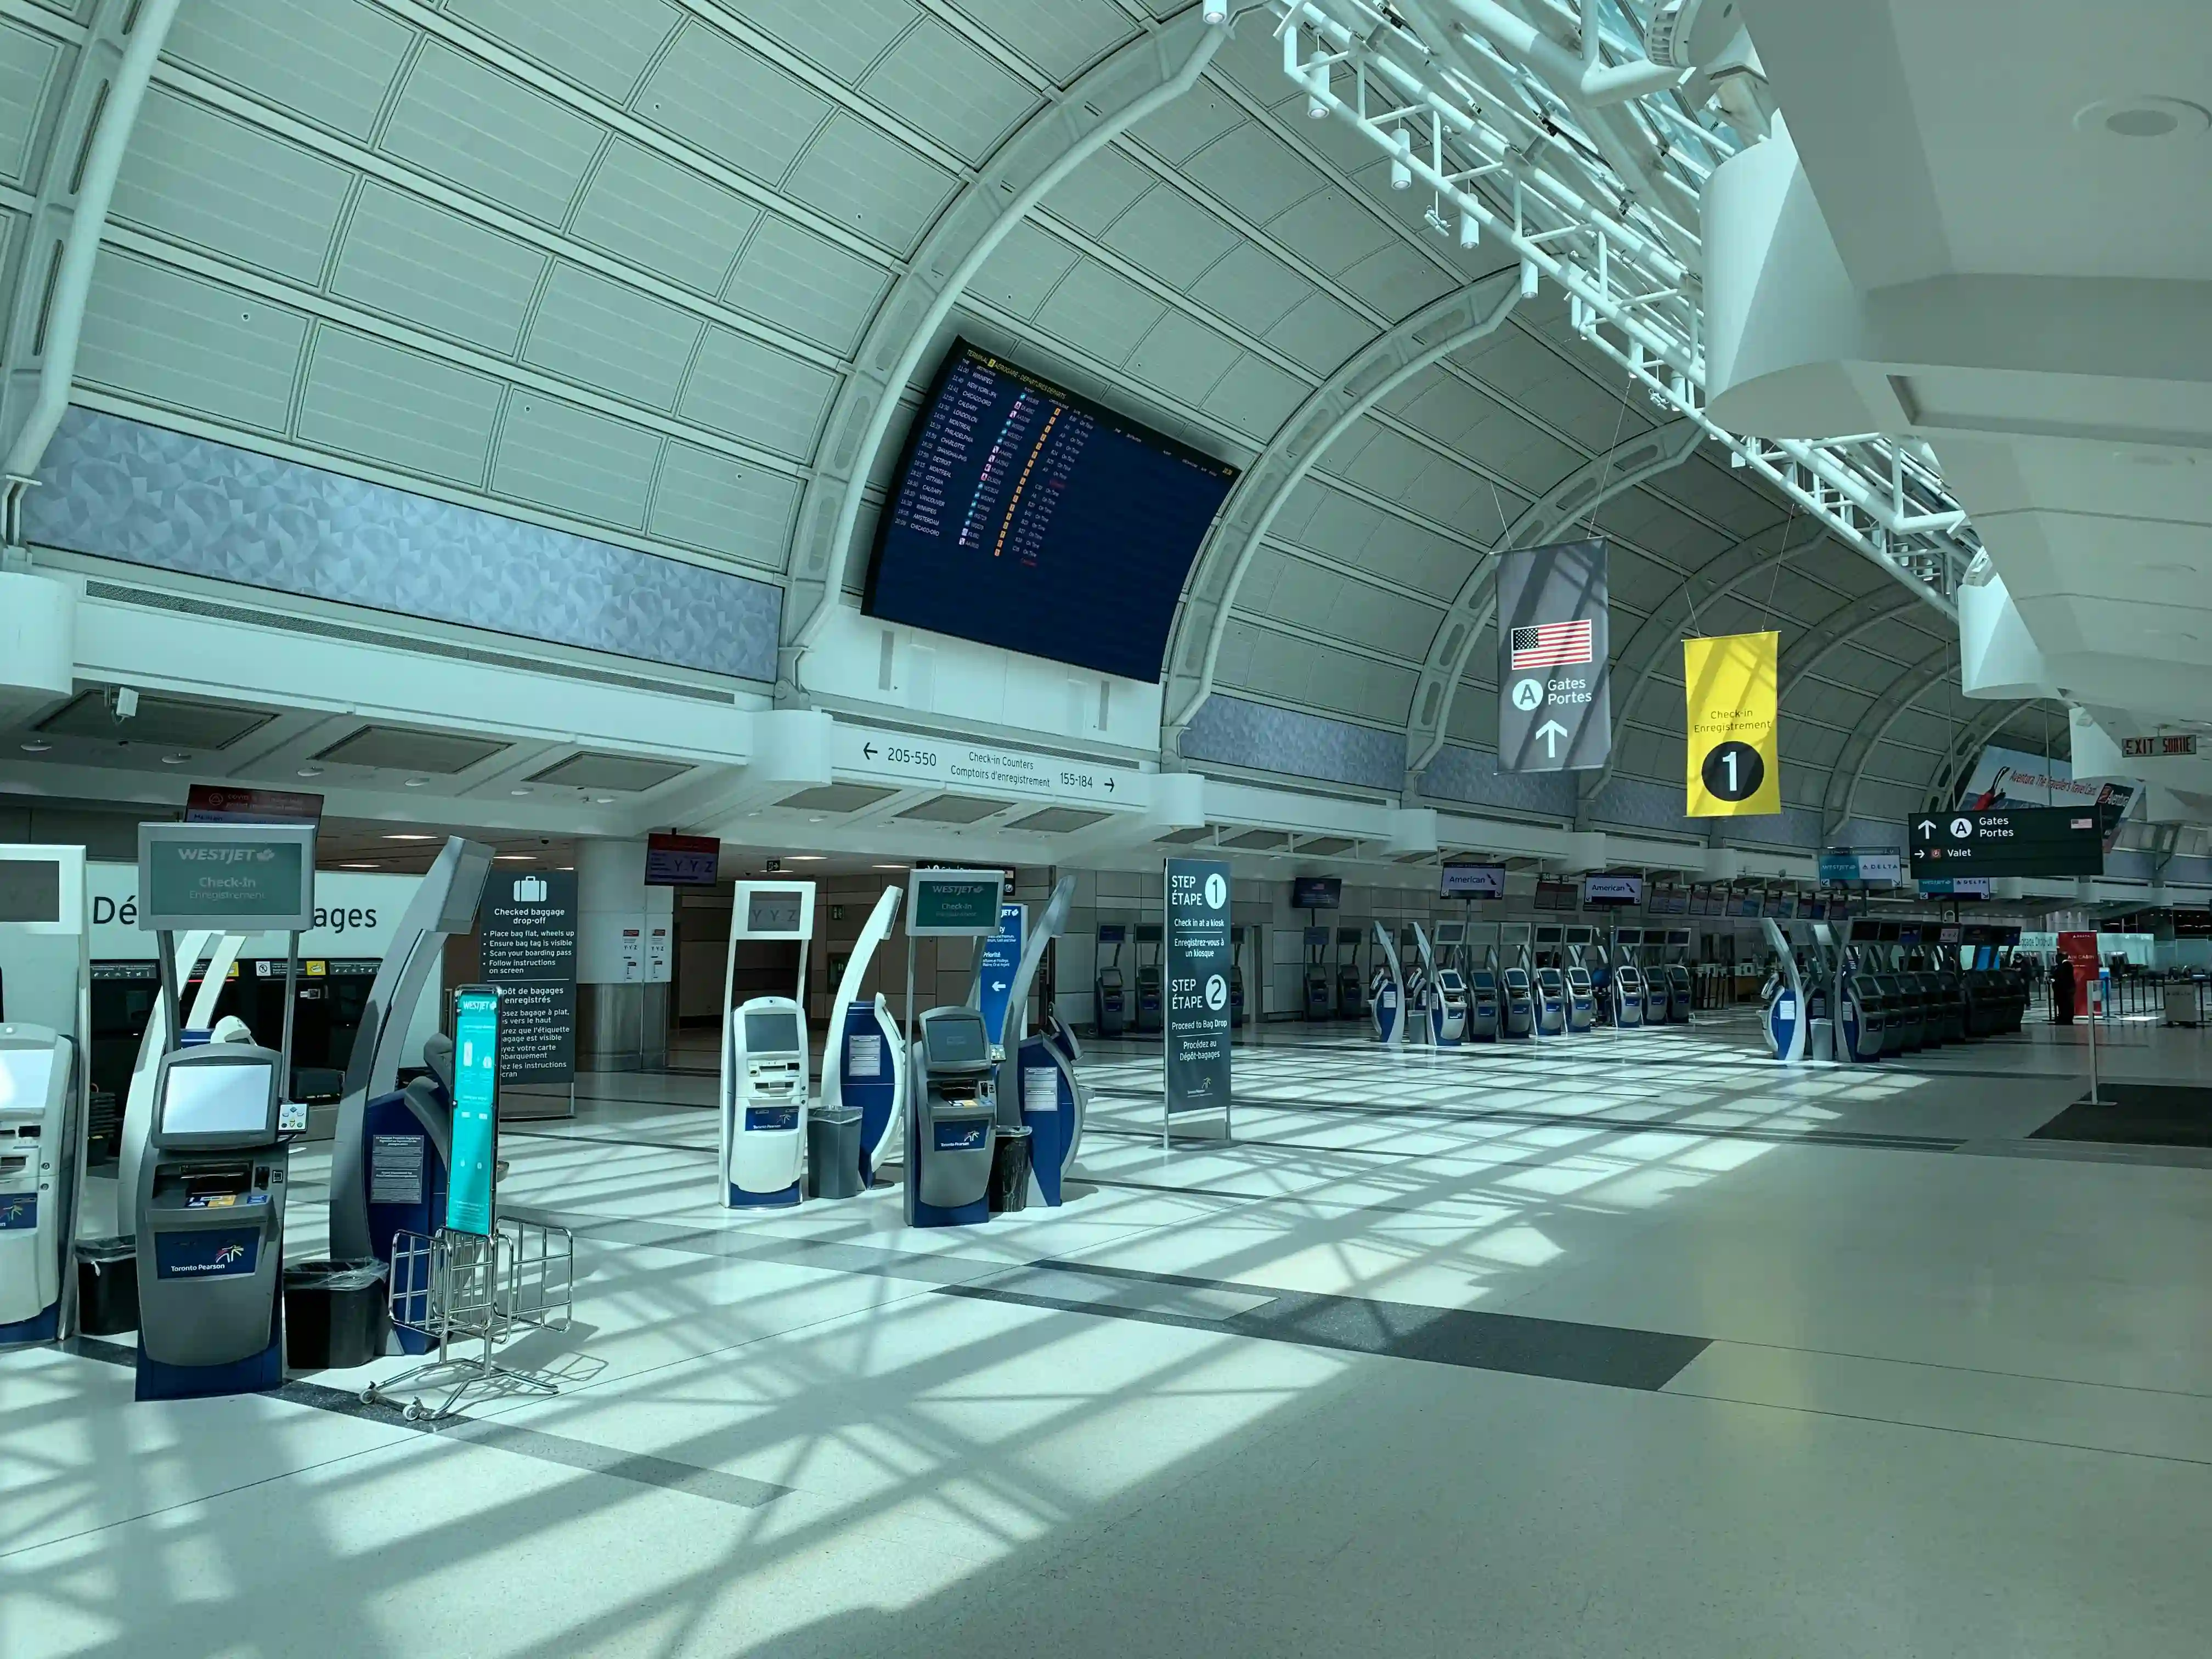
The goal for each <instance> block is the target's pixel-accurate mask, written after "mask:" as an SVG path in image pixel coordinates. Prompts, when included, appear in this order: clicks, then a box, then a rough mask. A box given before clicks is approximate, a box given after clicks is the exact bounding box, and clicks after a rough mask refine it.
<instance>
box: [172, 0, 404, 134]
mask: <svg viewBox="0 0 2212 1659" xmlns="http://www.w3.org/2000/svg"><path fill="white" fill-rule="evenodd" d="M414 36H415V32H414V31H413V30H412V29H410V28H409V27H407V26H406V25H405V24H404V23H402V22H401V21H399V20H398V19H397V18H395V17H392V16H389V15H386V14H385V13H383V12H380V11H378V10H376V9H374V8H373V7H371V6H368V5H366V4H364V3H362V0H192V3H191V4H190V5H187V6H180V7H179V9H178V11H177V18H176V21H174V22H173V23H172V24H171V25H170V26H169V37H168V40H167V42H166V43H165V45H164V47H163V55H164V56H166V57H168V58H174V59H175V60H176V61H177V62H179V63H180V64H191V65H192V66H193V67H195V68H197V69H201V70H206V71H207V72H208V73H209V74H210V75H212V76H216V78H217V79H219V80H222V81H227V82H229V83H230V84H231V85H233V86H234V87H237V88H240V89H241V90H243V91H246V92H252V93H254V94H258V96H260V97H263V98H265V99H267V100H269V101H270V102H271V103H273V104H276V106H279V107H280V108H283V109H288V110H290V111H291V112H293V113H295V114H296V115H300V116H302V117H304V118H307V120H310V121H313V122H314V123H316V124H317V125H320V126H325V127H328V128H329V129H330V130H331V131H333V132H342V133H344V134H345V135H346V136H347V137H349V138H356V139H360V140H362V142H364V143H365V142H367V141H368V138H369V137H371V136H372V135H373V134H374V131H375V129H376V118H377V114H378V112H380V110H381V109H382V108H383V107H384V100H385V97H386V94H388V93H389V92H390V91H391V89H392V80H393V77H395V76H397V75H398V73H399V67H400V65H401V64H404V63H405V62H406V60H407V52H408V46H409V43H410V40H412V39H413V38H414Z"/></svg>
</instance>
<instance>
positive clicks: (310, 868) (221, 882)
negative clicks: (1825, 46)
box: [138, 823, 315, 933]
mask: <svg viewBox="0 0 2212 1659" xmlns="http://www.w3.org/2000/svg"><path fill="white" fill-rule="evenodd" d="M138 925H139V927H142V928H143V929H145V930H146V931H147V932H149V933H153V932H159V931H171V932H181V931H183V930H185V929H186V928H192V927H221V928H224V929H226V930H228V931H229V932H233V933H247V932H254V933H258V932H263V931H265V930H271V929H273V930H275V931H276V932H279V933H306V932H307V930H308V929H309V928H310V927H313V926H314V925H315V830H314V826H313V824H283V823H270V824H243V823H142V824H140V825H139V826H138Z"/></svg>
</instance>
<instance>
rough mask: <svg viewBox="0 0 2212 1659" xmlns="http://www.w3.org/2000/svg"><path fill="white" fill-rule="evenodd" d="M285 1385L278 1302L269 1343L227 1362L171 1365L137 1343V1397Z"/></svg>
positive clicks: (183, 1396)
mask: <svg viewBox="0 0 2212 1659" xmlns="http://www.w3.org/2000/svg"><path fill="white" fill-rule="evenodd" d="M283 1386H284V1314H283V1304H282V1303H281V1302H280V1303H279V1304H278V1307H277V1311H276V1316H274V1317H273V1318H271V1319H270V1322H269V1346H267V1347H265V1348H264V1349H263V1350H262V1351H261V1352H259V1353H258V1354H253V1355H251V1356H249V1357H248V1358H244V1359H236V1360H233V1361H232V1362H231V1363H230V1364H228V1365H172V1364H167V1363H166V1362H165V1361H162V1360H159V1359H152V1358H148V1357H147V1353H146V1343H145V1340H144V1339H143V1338H141V1339H140V1340H139V1343H138V1379H137V1391H136V1394H135V1395H134V1396H133V1397H134V1398H137V1399H139V1400H205V1399H209V1398H211V1397H212V1396H214V1395H226V1394H268V1393H270V1392H272V1391H273V1390H275V1389H281V1388H283Z"/></svg>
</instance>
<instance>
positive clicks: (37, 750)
mask: <svg viewBox="0 0 2212 1659" xmlns="http://www.w3.org/2000/svg"><path fill="white" fill-rule="evenodd" d="M52 747H53V744H50V743H48V742H47V741H46V739H45V738H32V739H31V741H30V742H28V743H27V744H23V745H22V750H23V752H24V753H25V754H27V755H43V754H45V753H46V751H47V750H50V749H52Z"/></svg>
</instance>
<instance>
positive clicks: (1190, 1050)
mask: <svg viewBox="0 0 2212 1659" xmlns="http://www.w3.org/2000/svg"><path fill="white" fill-rule="evenodd" d="M1166 896H1167V917H1168V925H1167V962H1166V979H1167V1009H1166V1021H1165V1024H1166V1027H1167V1030H1166V1036H1167V1043H1166V1048H1167V1116H1168V1118H1169V1119H1170V1120H1172V1119H1173V1118H1175V1117H1176V1115H1178V1114H1179V1113H1182V1112H1219V1113H1220V1114H1221V1133H1222V1135H1223V1137H1224V1138H1226V1137H1227V1136H1228V1133H1229V1048H1230V1042H1229V974H1230V964H1231V945H1230V939H1229V866H1228V864H1227V862H1226V861H1225V860H1219V859H1170V860H1167V895H1166ZM1160 1139H1161V1140H1162V1142H1163V1144H1164V1143H1165V1141H1166V1139H1167V1125H1166V1124H1165V1123H1163V1124H1162V1125H1161V1128H1160Z"/></svg>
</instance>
